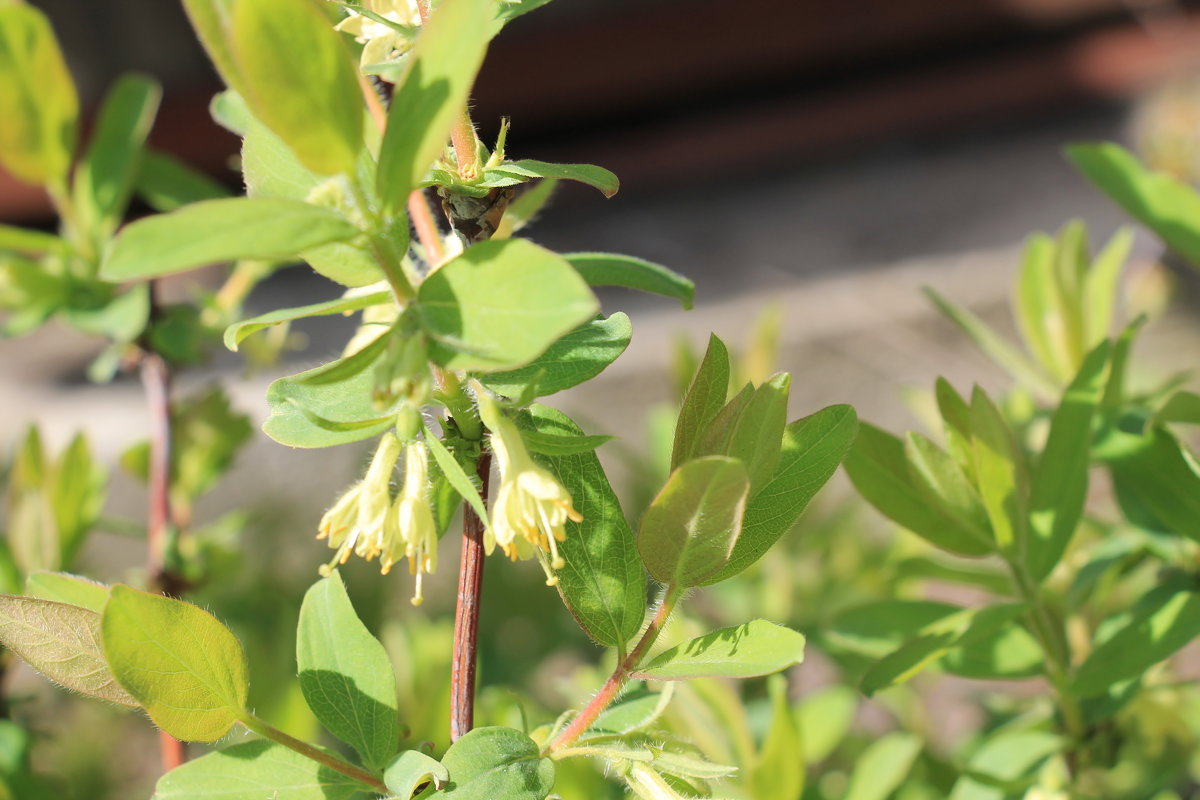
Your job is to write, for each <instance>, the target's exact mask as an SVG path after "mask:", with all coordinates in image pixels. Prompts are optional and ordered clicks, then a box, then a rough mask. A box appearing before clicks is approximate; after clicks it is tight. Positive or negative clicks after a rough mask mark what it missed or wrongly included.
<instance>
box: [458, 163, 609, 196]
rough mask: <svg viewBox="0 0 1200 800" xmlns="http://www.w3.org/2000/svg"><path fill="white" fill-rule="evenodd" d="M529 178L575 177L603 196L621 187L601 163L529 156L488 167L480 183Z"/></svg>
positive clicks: (508, 182)
mask: <svg viewBox="0 0 1200 800" xmlns="http://www.w3.org/2000/svg"><path fill="white" fill-rule="evenodd" d="M531 178H555V179H557V180H565V181H579V182H580V183H586V184H587V185H588V186H592V187H595V188H596V189H599V190H600V192H601V193H603V195H604V196H605V197H612V196H613V195H615V194H616V193H617V190H618V189H620V188H621V182H620V181H619V180H617V176H616V175H614V174H613V173H611V172H609V171H608V170H606V169H605V168H604V167H597V166H593V165H591V164H549V163H547V162H545V161H535V160H534V159H532V158H524V159H521V160H520V161H506V162H504V163H503V164H500V165H499V166H496V167H492V168H490V169H488V170H487V172H486V173H485V177H484V180H483V181H482V183H481V184H480V185H482V186H511V185H512V184H513V183H524V182H525V181H527V180H530V179H531Z"/></svg>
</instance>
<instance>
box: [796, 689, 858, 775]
mask: <svg viewBox="0 0 1200 800" xmlns="http://www.w3.org/2000/svg"><path fill="white" fill-rule="evenodd" d="M857 710H858V692H856V691H855V690H854V689H852V688H850V687H849V686H842V685H834V686H826V687H824V688H822V689H818V690H816V691H814V692H809V693H808V694H806V695H805V696H804V698H803V699H802V700H801V701H800V703H799V705H797V706H796V711H795V713H796V724H797V726H798V727H799V729H800V742H801V744H802V745H803V747H804V752H803V755H804V761H805V763H806V764H808V765H809V766H812V765H813V764H819V763H821V762H822V761H824V760H825V759H826V758H828V757H829V755H830V754H831V753H833V751H834V750H835V749H836V748H837V746H838V745H839V744H840V743H841V741H842V740H843V739H844V738H845V737H846V734H847V733H849V732H850V726H851V725H852V724H853V723H854V714H855V712H856V711H857Z"/></svg>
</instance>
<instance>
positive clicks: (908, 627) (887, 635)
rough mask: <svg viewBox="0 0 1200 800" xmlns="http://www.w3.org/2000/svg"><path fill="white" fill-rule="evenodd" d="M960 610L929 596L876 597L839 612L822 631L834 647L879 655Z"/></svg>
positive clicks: (882, 655) (890, 650)
mask: <svg viewBox="0 0 1200 800" xmlns="http://www.w3.org/2000/svg"><path fill="white" fill-rule="evenodd" d="M961 610H962V608H961V607H960V606H955V605H951V604H950V603H938V602H934V601H931V600H900V599H894V600H875V601H871V602H868V603H863V604H862V605H857V606H854V607H852V608H850V609H848V610H846V611H843V612H842V613H840V614H838V615H837V617H835V618H834V620H833V622H832V624H831V625H830V627H829V630H828V631H826V634H825V635H826V636H827V637H828V643H829V644H830V645H832V646H833V647H835V648H836V649H839V650H848V651H850V652H852V653H858V654H860V655H864V656H868V657H870V658H873V659H878V658H883V657H884V656H886V655H887V654H888V653H890V652H892V651H893V650H895V649H896V648H897V647H900V646H901V645H902V644H904V642H905V641H906V640H908V639H910V638H912V637H914V636H916V635H917V634H918V633H920V631H921V630H923V629H924V628H926V627H928V626H929V625H931V624H933V623H935V622H937V621H938V620H942V619H945V618H946V617H948V616H950V615H951V614H956V613H958V612H959V611H961Z"/></svg>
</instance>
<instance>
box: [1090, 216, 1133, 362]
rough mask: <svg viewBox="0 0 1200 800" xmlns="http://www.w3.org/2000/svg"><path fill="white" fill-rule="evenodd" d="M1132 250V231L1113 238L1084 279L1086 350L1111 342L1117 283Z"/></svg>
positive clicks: (1126, 231)
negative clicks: (1105, 340) (1107, 340)
mask: <svg viewBox="0 0 1200 800" xmlns="http://www.w3.org/2000/svg"><path fill="white" fill-rule="evenodd" d="M1132 249H1133V230H1132V229H1131V228H1122V229H1121V230H1119V231H1117V232H1116V234H1114V235H1113V237H1112V239H1110V240H1109V242H1108V244H1106V245H1105V246H1104V249H1103V250H1101V251H1100V254H1099V255H1098V256H1096V260H1095V261H1094V262H1092V266H1091V269H1089V270H1088V272H1087V275H1086V276H1084V279H1083V313H1084V346H1085V347H1088V348H1094V347H1096V345H1098V344H1100V342H1101V341H1103V340H1104V339H1106V338H1108V334H1109V332H1110V330H1111V328H1112V322H1113V309H1114V307H1115V306H1116V302H1117V293H1118V291H1119V286H1118V281H1119V280H1120V278H1121V270H1122V269H1124V268H1125V262H1126V261H1127V260H1128V259H1129V253H1130V251H1131V250H1132Z"/></svg>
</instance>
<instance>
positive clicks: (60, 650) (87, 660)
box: [0, 594, 138, 708]
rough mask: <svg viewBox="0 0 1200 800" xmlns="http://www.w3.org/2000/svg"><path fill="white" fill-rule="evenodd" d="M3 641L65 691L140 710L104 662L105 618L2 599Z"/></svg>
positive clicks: (46, 603)
mask: <svg viewBox="0 0 1200 800" xmlns="http://www.w3.org/2000/svg"><path fill="white" fill-rule="evenodd" d="M0 642H3V643H4V646H5V647H7V648H8V649H9V650H12V651H13V652H14V653H16V654H17V655H18V656H20V657H21V658H22V659H24V661H25V662H26V663H28V664H29V666H31V667H33V668H34V669H36V670H37V671H38V672H40V673H42V674H43V675H45V676H46V677H47V678H49V679H50V680H52V681H54V682H55V683H57V684H59V685H60V686H64V687H66V688H67V689H70V690H72V691H75V692H79V693H80V694H85V695H87V696H88V697H95V698H97V699H100V700H106V701H108V702H110V703H116V704H117V705H122V706H129V707H131V708H137V706H138V701H137V700H135V699H134V698H133V697H132V696H131V695H130V694H129V692H127V691H125V689H123V688H122V687H121V686H120V685H119V684H118V683H117V682H116V681H115V680H114V679H113V675H112V672H110V671H109V668H108V664H107V663H105V661H104V651H103V649H102V648H101V645H100V615H99V614H98V613H96V612H95V611H92V610H91V609H88V608H82V607H80V606H74V605H68V604H66V603H57V602H52V601H50V600H41V599H37V598H33V597H15V596H13V595H7V594H6V595H0Z"/></svg>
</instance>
